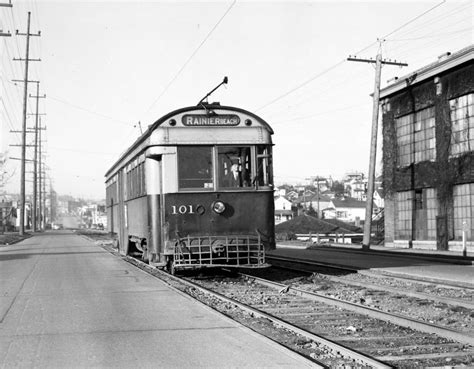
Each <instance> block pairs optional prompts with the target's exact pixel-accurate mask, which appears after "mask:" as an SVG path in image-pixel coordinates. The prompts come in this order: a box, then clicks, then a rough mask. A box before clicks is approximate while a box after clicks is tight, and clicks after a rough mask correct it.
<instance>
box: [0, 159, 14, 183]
mask: <svg viewBox="0 0 474 369" xmlns="http://www.w3.org/2000/svg"><path fill="white" fill-rule="evenodd" d="M7 155H8V153H7V152H6V151H5V152H0V188H3V186H5V185H6V184H7V183H8V181H9V180H10V179H11V178H12V177H13V175H14V174H15V171H12V173H8V172H7V171H6V169H5V167H6V163H7Z"/></svg>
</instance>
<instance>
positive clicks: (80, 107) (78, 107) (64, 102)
mask: <svg viewBox="0 0 474 369" xmlns="http://www.w3.org/2000/svg"><path fill="white" fill-rule="evenodd" d="M48 98H49V99H51V100H55V101H58V102H60V103H62V104H65V105H69V106H72V107H73V108H76V109H79V110H83V111H85V112H87V113H90V114H94V115H97V116H99V117H102V118H106V119H109V120H113V121H115V122H118V123H121V124H124V125H127V126H129V125H130V124H132V123H130V122H126V121H123V120H120V119H117V118H114V117H110V116H108V115H105V114H102V113H98V112H96V111H93V110H90V109H86V108H83V107H82V106H79V105H75V104H71V103H70V102H67V101H64V100H61V99H58V98H57V97H54V96H51V95H48Z"/></svg>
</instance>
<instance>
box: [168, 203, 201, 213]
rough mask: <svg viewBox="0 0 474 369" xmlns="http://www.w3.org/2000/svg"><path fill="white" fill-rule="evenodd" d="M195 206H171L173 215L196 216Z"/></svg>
mask: <svg viewBox="0 0 474 369" xmlns="http://www.w3.org/2000/svg"><path fill="white" fill-rule="evenodd" d="M194 213H195V212H194V206H193V205H180V206H176V205H172V206H171V214H194Z"/></svg>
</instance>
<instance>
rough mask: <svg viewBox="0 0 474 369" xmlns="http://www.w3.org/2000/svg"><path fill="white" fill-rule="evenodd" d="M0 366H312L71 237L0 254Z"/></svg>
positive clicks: (44, 238) (61, 234)
mask: <svg viewBox="0 0 474 369" xmlns="http://www.w3.org/2000/svg"><path fill="white" fill-rule="evenodd" d="M0 281H1V284H0V367H3V368H12V367H19V368H30V367H39V368H71V367H74V368H75V367H87V368H90V367H114V368H132V367H138V368H141V367H175V368H195V367H206V368H208V367H219V368H225V367H239V368H241V367H248V368H255V367H278V368H306V367H310V365H311V363H309V362H308V361H306V360H303V359H301V358H300V357H299V356H297V355H295V354H294V353H292V352H290V351H288V350H286V349H283V348H281V347H280V346H278V345H276V344H274V343H273V342H272V341H270V340H268V339H265V338H263V337H261V336H258V335H256V334H255V333H253V332H251V331H250V330H248V329H246V328H243V327H241V326H240V325H238V324H237V323H235V322H234V321H231V320H230V319H227V318H225V317H223V316H222V315H220V314H218V313H217V312H215V311H213V310H211V309H209V308H208V307H206V306H204V305H202V304H200V303H197V302H195V301H194V300H192V299H191V298H189V297H188V296H185V295H183V294H181V293H178V292H176V291H175V290H173V289H171V288H170V287H169V286H167V285H166V284H164V283H163V282H161V281H159V280H157V279H156V278H154V277H152V276H150V275H149V274H146V273H145V272H143V271H141V270H139V269H137V268H135V267H134V266H132V265H130V264H128V263H126V262H125V261H123V260H122V259H121V258H119V257H116V256H114V255H112V254H110V253H108V252H106V251H105V250H103V249H102V248H100V247H99V246H96V245H95V244H93V243H92V242H90V241H88V240H86V239H84V238H82V237H80V236H76V235H74V234H72V233H70V232H69V231H58V232H56V233H55V232H50V233H45V234H44V235H40V236H34V237H31V238H29V239H27V240H25V241H23V242H21V243H18V244H16V245H12V246H6V247H2V248H0Z"/></svg>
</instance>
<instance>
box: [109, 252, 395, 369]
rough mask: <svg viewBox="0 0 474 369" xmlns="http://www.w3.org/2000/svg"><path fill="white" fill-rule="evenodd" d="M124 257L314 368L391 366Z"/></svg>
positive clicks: (214, 292) (189, 281)
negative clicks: (307, 360) (295, 353)
mask: <svg viewBox="0 0 474 369" xmlns="http://www.w3.org/2000/svg"><path fill="white" fill-rule="evenodd" d="M109 251H110V250H109ZM114 253H115V252H114ZM115 254H116V253H115ZM118 256H119V255H118ZM124 259H125V260H126V261H128V262H130V263H132V264H134V265H136V266H137V267H139V268H141V269H143V270H145V271H147V272H148V273H150V274H152V275H154V276H156V277H158V278H159V279H161V280H163V281H165V282H166V283H168V284H169V285H170V286H172V287H174V288H176V289H177V290H180V291H182V292H185V293H187V294H188V295H190V296H192V297H194V298H196V299H197V300H199V301H201V302H203V303H205V304H206V305H208V306H210V307H212V308H214V309H216V310H218V311H220V312H221V313H224V314H225V315H227V316H230V317H231V318H233V319H234V320H236V321H238V322H240V323H241V324H243V325H245V326H247V327H248V328H250V329H252V330H254V331H256V332H258V333H260V334H262V335H264V336H267V337H268V338H270V339H272V340H273V341H275V342H278V343H279V344H281V345H283V346H286V347H287V348H289V349H290V350H292V351H295V352H298V353H300V354H301V355H303V356H306V357H307V358H308V359H309V360H311V361H313V362H314V364H315V367H319V368H329V367H331V368H333V367H338V368H391V366H390V365H387V364H386V363H384V362H382V361H380V360H377V359H374V358H372V357H370V356H367V355H365V354H363V353H361V352H358V351H357V350H353V349H351V348H348V347H347V346H345V345H343V344H340V343H337V342H334V341H331V340H329V339H327V338H324V337H322V336H319V335H316V334H314V333H312V332H310V331H307V330H305V329H302V328H300V327H298V326H296V325H294V324H291V323H289V322H287V321H285V320H283V319H280V318H278V317H276V316H274V315H272V314H268V313H265V312H264V311H262V310H260V309H257V308H255V307H252V306H250V305H248V304H245V303H243V302H241V301H238V300H237V299H234V298H231V297H228V296H226V295H225V294H223V293H219V292H217V291H215V290H212V289H209V288H206V287H205V286H203V285H202V284H200V283H196V281H192V280H189V279H183V278H181V277H179V276H173V275H170V274H168V273H166V272H164V271H161V270H159V269H156V268H154V267H151V266H149V265H148V264H145V263H143V262H141V261H140V260H138V259H134V258H132V257H125V258H124ZM227 292H228V291H227Z"/></svg>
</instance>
